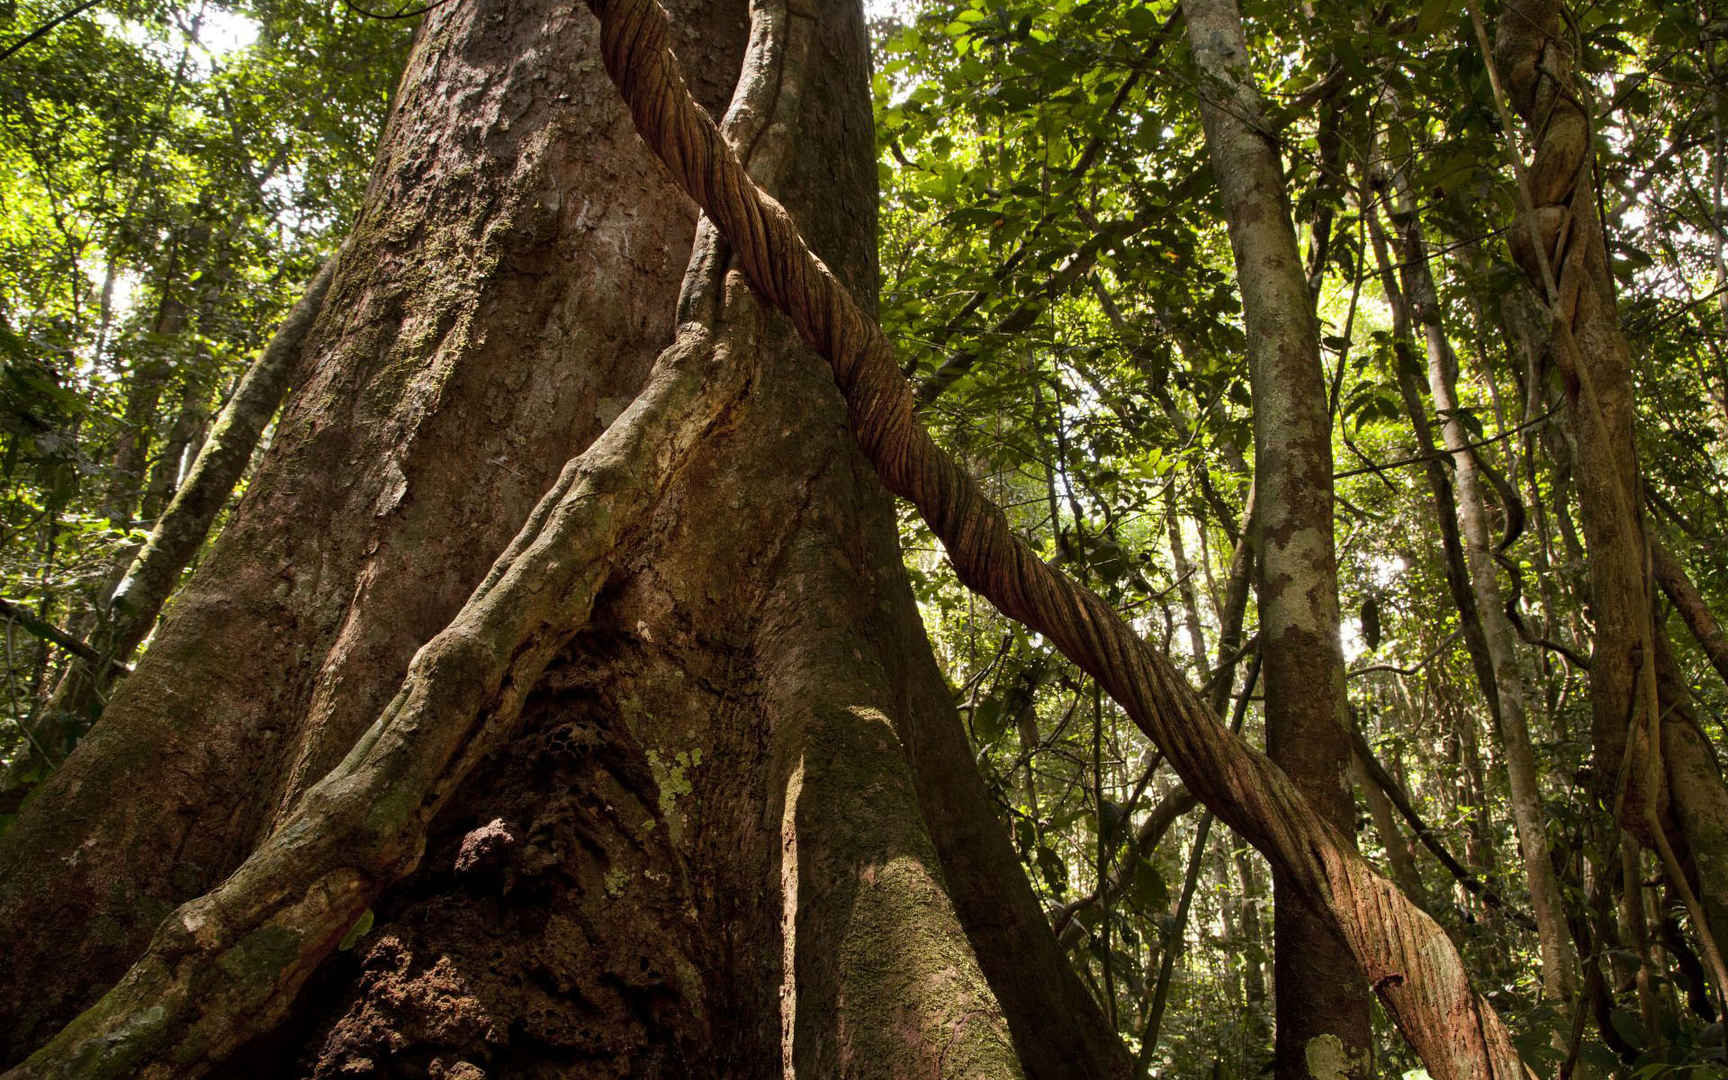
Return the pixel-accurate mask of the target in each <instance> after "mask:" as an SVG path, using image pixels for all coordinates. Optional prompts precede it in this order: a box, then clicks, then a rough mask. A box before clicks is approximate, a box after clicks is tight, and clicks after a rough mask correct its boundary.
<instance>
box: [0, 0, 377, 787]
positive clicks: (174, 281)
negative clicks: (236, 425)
mask: <svg viewBox="0 0 1728 1080" xmlns="http://www.w3.org/2000/svg"><path fill="white" fill-rule="evenodd" d="M65 7H66V6H65V5H62V4H59V3H50V2H48V0H16V2H14V3H9V4H7V5H6V6H5V8H4V10H3V11H0V40H4V41H11V42H17V41H19V40H21V39H22V38H23V36H24V35H25V34H27V33H29V32H30V31H32V30H34V29H35V28H37V27H40V26H42V25H44V24H45V23H47V22H48V21H49V20H50V19H52V18H53V17H55V16H56V15H59V14H61V13H62V12H63V11H64V10H65ZM406 44H407V30H406V28H405V27H404V26H402V25H401V24H398V23H381V22H379V21H377V20H373V19H367V18H363V17H361V16H359V15H356V14H354V13H353V12H351V11H350V10H348V9H347V8H345V7H342V6H340V5H326V4H307V3H298V2H294V0H289V2H278V0H258V2H256V3H252V2H245V0H240V2H236V3H233V4H218V3H214V2H207V0H196V2H193V3H189V4H180V3H176V2H173V0H124V2H115V3H104V4H101V5H99V6H96V7H93V8H91V9H90V10H88V11H85V12H83V13H81V14H79V15H77V16H75V17H73V18H70V19H67V20H66V21H65V22H63V23H61V24H60V25H58V26H57V27H55V28H54V29H52V30H50V31H48V32H47V33H45V34H43V35H41V36H40V37H39V38H37V39H36V40H34V41H32V42H30V43H29V44H27V45H23V46H22V47H20V48H18V50H17V51H16V52H14V53H12V54H11V55H10V56H8V57H7V58H6V59H5V60H3V61H0V481H3V482H0V595H4V596H5V597H6V598H8V599H9V600H12V601H14V602H18V603H26V604H28V605H29V606H30V607H31V608H32V609H33V610H34V611H35V612H36V613H37V614H38V615H39V616H40V617H41V618H43V619H44V620H46V621H48V622H50V623H55V624H58V625H61V626H63V627H65V628H67V629H68V630H69V631H70V632H72V633H74V634H76V635H83V634H86V633H88V632H89V631H90V629H91V628H92V626H93V625H94V624H93V620H94V619H96V618H98V617H99V616H100V604H101V603H102V602H104V601H105V600H106V595H105V590H106V589H108V588H111V587H112V584H113V580H114V575H115V574H116V573H117V572H118V571H119V570H120V569H123V568H124V563H125V562H126V561H129V559H130V557H131V553H132V551H134V550H135V548H136V544H137V543H138V542H139V540H140V539H141V537H142V535H143V534H142V532H141V529H143V528H145V527H147V525H148V523H149V519H150V518H152V517H154V516H155V515H156V514H157V513H159V512H160V511H161V509H162V507H163V505H164V504H165V502H166V495H167V493H168V492H170V491H171V490H172V486H173V481H174V479H175V475H176V473H177V472H178V469H179V467H180V466H181V465H182V459H183V457H185V456H186V455H187V454H189V453H190V452H193V451H195V450H196V441H197V439H198V438H200V437H201V432H202V429H203V427H204V426H205V425H206V424H207V423H208V420H209V418H210V417H211V416H212V415H213V414H214V412H215V410H216V409H217V407H218V406H219V405H220V403H221V398H222V396H223V395H224V394H225V393H226V392H227V391H228V390H229V389H230V388H231V387H232V386H233V384H234V382H235V381H236V379H237V378H238V376H239V375H240V373H241V372H242V371H243V370H244V368H245V366H246V365H247V364H248V363H249V362H250V360H251V359H252V357H253V356H254V355H256V353H257V351H258V350H259V349H260V348H261V347H262V346H263V344H264V343H265V342H266V341H267V340H268V339H269V337H270V336H271V334H272V333H273V332H274V330H275V327H276V325H277V323H278V322H279V321H280V319H281V317H282V315H283V314H284V313H285V312H286V310H287V307H288V306H289V305H290V304H292V303H293V301H294V300H295V299H296V298H297V297H298V295H299V292H300V290H301V289H302V288H303V287H304V285H305V283H306V282H307V280H308V279H309V278H310V276H311V274H312V271H313V270H314V269H315V268H316V266H317V265H318V264H319V262H320V261H321V260H322V259H323V258H324V256H325V255H327V254H328V253H329V251H330V250H331V249H332V248H333V247H334V245H335V244H336V243H337V242H338V241H339V240H340V238H341V236H342V234H343V231H344V230H345V229H346V228H347V226H348V223H349V220H350V219H351V218H352V216H353V213H354V210H355V208H356V207H357V205H358V201H359V197H360V195H361V193H362V191H363V189H364V185H365V183H366V178H367V175H368V172H369V169H370V164H371V155H372V149H373V145H374V143H375V141H376V133H377V130H378V127H379V125H380V123H381V121H382V119H383V112H384V109H385V106H386V104H387V102H388V99H389V95H390V93H391V88H392V87H393V85H394V81H395V78H396V76H397V73H398V70H399V68H400V64H401V61H402V57H403V55H404V49H405V47H406ZM189 440H190V446H191V449H190V450H188V449H187V447H188V445H189ZM128 455H131V456H130V457H129V456H128ZM7 645H8V648H7V652H6V654H5V656H4V658H3V659H4V663H5V666H6V669H7V676H8V677H7V679H6V681H5V682H4V684H3V685H4V686H5V688H6V695H5V705H4V707H3V710H0V711H3V713H4V720H3V721H0V764H4V763H5V762H6V761H7V760H8V759H10V758H13V757H15V756H17V755H18V754H19V753H20V752H21V751H22V750H23V749H24V748H25V746H26V744H27V742H28V739H29V738H30V735H29V732H30V730H31V729H33V728H34V727H36V726H37V725H38V724H39V722H40V720H41V715H40V712H41V707H42V704H43V702H44V701H45V695H46V694H47V693H49V692H50V691H51V689H52V687H53V685H54V683H55V681H56V679H57V677H58V674H59V671H60V670H61V668H62V667H63V663H64V661H63V658H62V657H61V656H60V655H59V654H58V653H57V651H56V650H52V649H49V648H47V647H45V646H44V645H43V644H42V643H41V642H40V641H37V640H35V639H33V638H31V637H29V636H28V635H24V634H22V633H21V632H20V631H19V630H18V629H17V628H15V627H14V628H13V629H12V630H11V631H10V635H9V638H8V641H7ZM14 779H16V777H14Z"/></svg>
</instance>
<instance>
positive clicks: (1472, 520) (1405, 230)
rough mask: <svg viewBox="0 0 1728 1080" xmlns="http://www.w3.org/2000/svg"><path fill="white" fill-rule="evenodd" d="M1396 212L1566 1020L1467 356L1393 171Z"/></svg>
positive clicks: (1546, 982) (1566, 948) (1526, 850)
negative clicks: (1467, 387)
mask: <svg viewBox="0 0 1728 1080" xmlns="http://www.w3.org/2000/svg"><path fill="white" fill-rule="evenodd" d="M1392 186H1393V191H1392V215H1393V224H1394V225H1395V226H1396V228H1397V236H1398V241H1399V242H1398V244H1397V247H1398V250H1399V260H1398V261H1399V265H1400V266H1401V267H1402V268H1403V278H1404V295H1405V296H1406V297H1407V298H1408V300H1409V308H1410V314H1411V315H1412V316H1413V317H1414V320H1415V322H1416V323H1417V324H1418V325H1419V326H1420V328H1421V333H1422V340H1423V343H1424V345H1425V346H1426V350H1427V356H1428V389H1429V393H1430V394H1431V395H1432V397H1433V401H1434V409H1435V411H1436V412H1437V413H1438V414H1439V416H1440V420H1441V424H1440V430H1441V435H1442V438H1443V439H1444V441H1445V444H1446V450H1447V453H1448V454H1450V455H1451V458H1452V484H1453V488H1454V490H1455V491H1456V493H1457V499H1456V508H1457V512H1458V519H1457V520H1458V526H1459V529H1460V531H1461V532H1462V534H1463V542H1464V552H1465V555H1466V557H1467V559H1468V569H1469V575H1468V576H1469V585H1470V589H1471V591H1472V592H1473V593H1474V595H1475V599H1476V604H1475V608H1476V610H1475V617H1476V618H1477V619H1478V620H1479V625H1480V633H1481V636H1482V646H1483V648H1484V651H1485V652H1486V655H1487V659H1488V663H1489V668H1490V670H1491V672H1492V680H1491V682H1490V685H1489V686H1488V693H1489V695H1490V697H1489V704H1490V706H1491V708H1490V715H1491V716H1492V717H1493V718H1494V720H1495V723H1496V729H1497V732H1498V734H1499V736H1500V745H1501V748H1502V751H1503V753H1504V754H1505V761H1506V776H1507V781H1508V787H1509V788H1510V790H1511V794H1512V822H1513V825H1514V826H1515V828H1516V830H1517V833H1518V846H1519V850H1520V852H1521V853H1522V855H1523V862H1524V879H1525V882H1526V884H1527V885H1528V886H1529V889H1530V908H1531V914H1532V915H1533V916H1534V917H1535V919H1536V932H1537V936H1538V939H1539V942H1540V946H1541V951H1542V988H1543V993H1544V995H1545V996H1546V997H1547V998H1548V999H1549V1000H1550V1001H1551V1002H1553V1003H1555V1004H1556V1005H1557V1006H1558V1007H1559V1008H1560V1009H1561V1010H1562V1016H1564V1015H1565V1010H1566V1009H1567V1007H1568V1006H1569V1004H1570V1002H1571V1001H1572V999H1573V997H1574V996H1575V994H1576V989H1575V987H1576V983H1577V979H1576V965H1575V964H1574V962H1573V955H1572V948H1571V941H1570V934H1568V932H1567V930H1566V908H1565V905H1564V903H1563V902H1562V900H1561V897H1560V883H1559V880H1558V879H1557V878H1556V877H1555V874H1554V865H1553V861H1552V859H1550V857H1549V852H1548V834H1547V815H1546V813H1545V812H1544V811H1543V809H1542V789H1541V785H1540V782H1539V781H1538V779H1537V766H1536V754H1535V750H1534V748H1533V747H1532V746H1531V744H1530V722H1529V716H1528V710H1527V707H1526V705H1527V699H1526V693H1525V688H1524V671H1523V668H1522V666H1521V665H1520V664H1519V663H1518V658H1517V655H1516V653H1515V652H1514V651H1513V650H1514V646H1513V636H1512V624H1511V622H1510V620H1509V619H1508V618H1507V616H1506V609H1505V605H1504V604H1503V602H1502V600H1501V596H1500V586H1499V576H1498V573H1497V571H1496V569H1495V565H1494V554H1493V550H1492V548H1491V546H1490V541H1489V535H1488V520H1487V515H1488V509H1487V500H1486V498H1485V497H1484V496H1483V493H1482V486H1481V482H1480V478H1479V476H1478V473H1477V468H1476V456H1475V455H1476V453H1477V451H1475V450H1472V449H1470V446H1469V444H1470V442H1471V441H1472V440H1471V436H1470V433H1469V431H1468V429H1467V428H1466V427H1465V425H1464V414H1463V410H1462V408H1461V406H1460V403H1459V400H1458V360H1457V357H1456V356H1455V355H1454V353H1453V351H1452V345H1451V342H1450V341H1448V340H1447V337H1446V330H1445V327H1444V325H1443V324H1442V322H1441V316H1440V296H1439V292H1438V290H1437V289H1435V287H1434V278H1433V274H1432V273H1431V271H1430V269H1429V265H1428V245H1427V240H1426V238H1425V237H1424V236H1423V235H1422V223H1421V220H1420V218H1419V217H1418V216H1417V214H1416V207H1415V202H1414V200H1413V198H1412V197H1411V193H1410V191H1409V189H1408V186H1407V184H1406V183H1405V181H1404V178H1403V176H1402V174H1400V173H1396V172H1395V173H1394V174H1393V176H1392Z"/></svg>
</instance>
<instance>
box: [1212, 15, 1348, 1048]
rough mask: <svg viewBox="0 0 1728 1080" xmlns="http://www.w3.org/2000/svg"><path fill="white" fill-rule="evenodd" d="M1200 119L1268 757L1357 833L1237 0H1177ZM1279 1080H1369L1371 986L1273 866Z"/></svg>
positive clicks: (1300, 311)
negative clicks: (1235, 384)
mask: <svg viewBox="0 0 1728 1080" xmlns="http://www.w3.org/2000/svg"><path fill="white" fill-rule="evenodd" d="M1183 11H1184V12H1185V14H1186V15H1187V19H1188V35H1189V41H1190V43H1191V45H1192V48H1193V52H1194V58H1195V63H1196V65H1197V67H1198V68H1199V70H1200V77H1201V87H1202V89H1201V93H1200V115H1201V120H1202V121H1203V123H1204V125H1205V129H1206V142H1207V147H1208V151H1209V153H1210V156H1211V159H1212V171H1213V173H1214V175H1215V176H1216V177H1217V178H1218V185H1219V192H1220V194H1221V196H1222V199H1223V204H1224V216H1225V220H1226V222H1227V224H1228V225H1229V231H1230V244H1231V248H1232V251H1233V252H1234V254H1235V261H1236V271H1237V274H1236V276H1237V282H1238V285H1239V287H1240V289H1241V292H1242V307H1243V312H1244V316H1245V320H1246V322H1247V331H1248V341H1249V350H1248V353H1249V355H1248V360H1249V367H1250V376H1251V381H1252V386H1253V399H1254V451H1255V453H1254V458H1255V461H1254V466H1255V468H1254V483H1255V500H1256V502H1255V505H1256V507H1257V508H1258V513H1257V515H1256V525H1257V529H1256V532H1255V533H1254V536H1255V539H1256V542H1257V543H1258V544H1259V545H1260V559H1259V578H1258V583H1259V590H1258V595H1259V606H1260V641H1261V655H1262V656H1263V657H1264V658H1265V679H1266V732H1267V749H1268V750H1269V752H1270V754H1271V757H1272V760H1273V761H1275V762H1277V763H1278V765H1279V766H1280V767H1282V768H1283V769H1284V770H1285V771H1286V772H1287V773H1289V775H1290V777H1291V779H1292V780H1293V781H1294V782H1295V783H1296V786H1297V788H1298V789H1299V790H1300V791H1301V792H1302V794H1303V795H1304V796H1306V797H1307V799H1308V800H1309V801H1310V803H1311V804H1312V805H1313V806H1314V807H1315V808H1316V809H1317V810H1318V811H1319V812H1320V814H1321V815H1322V816H1323V817H1324V818H1325V819H1326V820H1327V821H1328V822H1330V823H1331V824H1332V825H1333V826H1334V827H1336V828H1337V829H1338V830H1339V831H1340V833H1342V834H1343V835H1344V836H1346V837H1350V836H1353V834H1354V829H1355V805H1354V799H1353V798H1352V797H1351V788H1350V780H1349V772H1348V768H1349V760H1350V748H1349V742H1348V740H1347V737H1346V729H1345V726H1344V725H1345V713H1344V710H1345V692H1344V658H1343V653H1342V651H1341V646H1340V644H1339V638H1338V581H1337V565H1336V559H1335V555H1334V548H1333V536H1332V445H1331V423H1330V417H1329V415H1328V412H1327V404H1326V402H1327V397H1326V391H1325V382H1324V379H1323V376H1322V374H1321V369H1320V330H1319V324H1318V322H1317V321H1316V320H1315V317H1314V310H1313V301H1312V298H1311V294H1310V291H1309V285H1308V277H1307V274H1306V273H1305V271H1304V269H1303V266H1302V260H1301V256H1300V254H1299V253H1298V251H1297V247H1296V233H1295V229H1294V228H1293V226H1292V225H1291V217H1290V207H1289V203H1288V200H1287V196H1286V192H1285V184H1284V177H1283V172H1282V168H1281V166H1280V163H1279V159H1278V153H1277V150H1276V148H1275V147H1274V145H1273V143H1272V141H1271V140H1270V139H1269V138H1268V137H1267V136H1266V135H1265V134H1264V130H1263V129H1264V116H1265V110H1264V107H1263V103H1262V102H1261V99H1260V95H1259V92H1258V90H1257V89H1256V88H1255V84H1254V80H1253V76H1252V73H1251V71H1250V70H1249V67H1248V51H1247V42H1246V39H1245V38H1244V35H1243V30H1242V19H1241V14H1240V13H1239V11H1238V10H1237V7H1236V4H1235V3H1234V0H1185V2H1184V3H1183ZM1273 869H1274V872H1273V881H1274V900H1275V906H1274V910H1273V916H1274V924H1275V928H1274V941H1275V944H1276V947H1275V949H1274V967H1275V975H1274V980H1273V987H1274V993H1275V995H1276V1002H1277V1016H1278V1024H1277V1075H1278V1076H1279V1077H1280V1080H1305V1078H1306V1077H1308V1076H1309V1075H1310V1074H1311V1072H1317V1071H1320V1069H1321V1064H1322V1063H1325V1065H1326V1067H1327V1068H1328V1069H1330V1070H1332V1071H1331V1073H1330V1075H1349V1076H1352V1077H1364V1076H1366V1075H1367V1069H1368V1060H1369V1051H1370V1030H1369V1006H1368V1001H1369V990H1368V987H1367V986H1366V985H1364V984H1363V981H1362V979H1361V977H1360V975H1359V974H1358V972H1357V970H1356V966H1355V964H1354V963H1353V962H1352V960H1351V958H1350V952H1349V950H1348V949H1347V948H1346V947H1345V945H1344V943H1343V941H1342V940H1341V939H1340V938H1339V937H1338V935H1337V933H1336V932H1335V931H1334V930H1333V929H1332V928H1331V927H1330V926H1329V925H1328V924H1327V922H1326V920H1325V918H1324V917H1323V916H1322V915H1321V914H1320V913H1318V912H1315V911H1312V910H1310V909H1309V908H1308V907H1306V906H1305V905H1304V904H1302V903H1301V902H1300V901H1298V900H1297V899H1296V897H1297V893H1296V891H1295V890H1294V889H1293V888H1292V886H1291V883H1290V882H1289V881H1288V880H1286V878H1285V876H1284V875H1283V873H1282V872H1281V871H1280V870H1279V868H1278V867H1276V866H1274V868H1273Z"/></svg>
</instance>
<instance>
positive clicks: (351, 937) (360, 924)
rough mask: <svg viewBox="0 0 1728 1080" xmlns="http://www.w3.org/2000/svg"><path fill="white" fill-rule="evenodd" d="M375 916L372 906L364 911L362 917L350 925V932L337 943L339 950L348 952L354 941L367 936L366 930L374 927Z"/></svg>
mask: <svg viewBox="0 0 1728 1080" xmlns="http://www.w3.org/2000/svg"><path fill="white" fill-rule="evenodd" d="M374 918H375V916H374V915H373V914H372V909H371V908H367V909H366V910H365V911H362V912H361V913H360V917H359V918H358V919H355V920H354V925H353V926H350V927H349V928H348V932H347V933H346V934H343V935H342V940H341V941H340V942H339V943H338V944H337V945H336V949H337V951H338V952H347V951H348V950H349V949H352V948H353V947H354V943H355V942H357V941H359V940H360V939H361V938H363V937H365V936H366V932H367V931H368V930H370V929H372V922H373V920H374Z"/></svg>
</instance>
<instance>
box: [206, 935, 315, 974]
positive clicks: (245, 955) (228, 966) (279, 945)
mask: <svg viewBox="0 0 1728 1080" xmlns="http://www.w3.org/2000/svg"><path fill="white" fill-rule="evenodd" d="M299 957H300V935H299V934H296V933H294V932H293V931H292V930H285V929H283V928H282V927H279V926H261V927H259V928H258V929H256V930H254V931H252V932H251V933H250V934H247V935H246V936H245V937H243V938H241V939H240V940H239V941H237V942H235V943H234V946H233V947H232V948H230V949H229V950H228V951H227V952H225V953H223V954H222V957H221V959H219V960H217V961H216V966H217V967H219V968H221V969H222V970H223V971H224V972H226V973H227V974H228V975H229V976H230V977H232V978H234V979H235V980H237V981H239V982H243V983H258V982H263V981H266V980H275V979H277V978H279V977H280V974H281V972H282V970H283V969H284V968H286V967H287V966H288V965H290V964H292V963H294V961H296V960H297V959H299Z"/></svg>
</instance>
